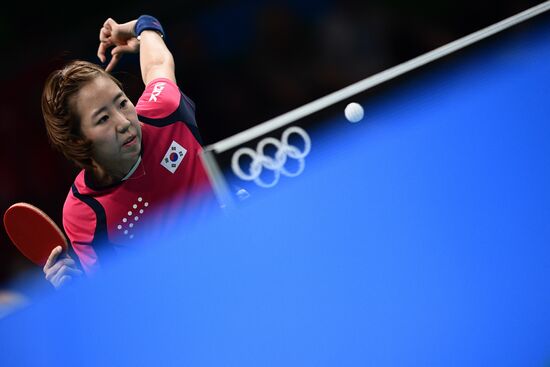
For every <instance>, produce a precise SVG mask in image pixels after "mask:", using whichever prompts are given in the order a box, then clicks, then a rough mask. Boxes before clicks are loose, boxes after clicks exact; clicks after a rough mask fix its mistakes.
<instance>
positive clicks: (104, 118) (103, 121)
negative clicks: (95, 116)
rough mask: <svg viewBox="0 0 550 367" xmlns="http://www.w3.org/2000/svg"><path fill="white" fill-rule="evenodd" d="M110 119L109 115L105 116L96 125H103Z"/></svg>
mask: <svg viewBox="0 0 550 367" xmlns="http://www.w3.org/2000/svg"><path fill="white" fill-rule="evenodd" d="M108 119H109V115H103V116H101V118H100V119H99V120H97V122H96V125H101V124H103V123H105V122H106V121H107V120H108Z"/></svg>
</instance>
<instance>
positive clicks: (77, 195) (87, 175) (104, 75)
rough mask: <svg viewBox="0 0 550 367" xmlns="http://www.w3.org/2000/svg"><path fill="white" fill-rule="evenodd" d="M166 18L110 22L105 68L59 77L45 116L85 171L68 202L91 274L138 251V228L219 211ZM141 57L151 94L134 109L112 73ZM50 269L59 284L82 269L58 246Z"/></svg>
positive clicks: (83, 67) (77, 244) (49, 86)
mask: <svg viewBox="0 0 550 367" xmlns="http://www.w3.org/2000/svg"><path fill="white" fill-rule="evenodd" d="M164 36H165V35H164V29H163V27H162V26H161V24H160V22H159V21H158V20H157V19H156V18H154V17H152V16H149V15H142V16H141V17H139V18H138V19H136V20H132V21H130V22H127V23H120V24H119V23H117V22H116V21H115V20H113V19H111V18H109V19H107V20H106V21H105V23H104V24H103V26H102V28H101V30H100V32H99V40H100V44H99V48H98V52H97V56H98V57H99V59H100V60H101V62H103V63H106V61H107V57H106V52H107V51H108V50H109V49H111V55H112V57H111V58H110V61H109V62H108V64H107V66H106V67H105V69H103V68H102V67H101V66H99V65H96V64H94V63H90V62H86V61H81V60H75V61H72V62H69V63H68V64H67V65H65V66H64V67H63V68H61V69H59V70H55V71H53V72H52V73H51V74H50V75H49V77H48V78H47V80H46V82H45V86H44V90H43V94H42V112H43V116H44V120H45V124H46V130H47V133H48V138H49V140H50V142H51V143H52V145H53V147H54V148H56V149H57V150H59V151H61V152H62V153H63V154H64V155H65V156H66V157H67V158H68V159H70V160H71V161H72V162H74V163H75V164H77V165H78V166H79V167H80V168H81V171H80V173H79V174H78V175H77V177H76V178H75V180H74V183H73V185H72V186H71V188H70V189H69V191H68V194H67V198H66V201H65V203H64V206H63V228H64V230H65V233H66V234H67V237H68V239H69V241H70V244H71V246H72V248H73V249H74V252H75V254H76V255H77V256H78V259H79V260H80V264H81V265H82V269H83V271H84V273H85V274H87V275H91V274H94V273H95V272H96V271H97V270H98V269H100V268H101V266H102V265H103V266H104V264H105V262H106V260H107V258H108V257H109V256H110V255H114V254H116V253H118V252H120V249H124V248H131V247H132V242H134V243H135V242H136V241H137V240H138V239H139V236H140V232H144V230H147V232H148V233H150V231H151V230H152V229H154V230H157V229H158V230H168V229H169V228H170V223H172V222H171V221H173V220H175V219H176V218H182V217H184V216H185V215H186V214H190V215H191V216H196V215H199V213H200V212H202V213H205V212H208V211H209V210H210V209H212V208H213V207H215V206H216V204H215V198H214V194H213V191H212V189H211V186H210V183H209V180H208V177H207V174H206V171H205V169H204V167H203V165H202V163H201V160H200V157H199V153H200V152H201V149H202V147H201V144H200V137H199V134H198V129H197V124H196V121H195V113H194V108H195V106H194V103H193V102H192V101H191V100H190V99H189V98H188V97H187V96H186V95H185V94H183V92H182V91H181V90H180V89H179V87H178V85H177V83H176V77H175V69H174V68H175V65H174V58H173V55H172V53H171V52H170V50H169V49H168V48H167V46H166V43H165V40H164ZM126 53H139V61H140V70H141V76H142V79H143V83H144V85H145V90H144V92H143V94H142V95H141V97H140V98H139V100H138V101H137V103H136V104H135V105H134V104H133V103H132V102H131V101H130V100H129V99H128V97H127V96H126V94H125V93H124V90H123V88H122V85H121V83H120V82H119V81H118V80H117V79H116V78H115V77H113V75H112V74H111V73H110V72H111V71H112V70H113V68H114V67H115V66H116V64H117V63H118V61H119V60H120V58H121V57H122V55H123V54H126ZM43 270H44V273H45V276H46V279H48V280H49V281H50V282H51V283H52V284H53V285H54V286H55V287H56V288H59V287H60V286H62V285H63V284H65V283H66V282H67V281H70V280H71V279H72V278H73V277H75V276H79V275H80V271H79V269H78V267H77V264H76V262H75V261H74V259H72V258H71V257H70V255H69V254H68V253H66V252H63V251H61V248H60V247H59V248H57V249H54V250H53V251H52V252H51V254H50V257H49V259H48V261H47V263H46V265H45V266H44V269H43Z"/></svg>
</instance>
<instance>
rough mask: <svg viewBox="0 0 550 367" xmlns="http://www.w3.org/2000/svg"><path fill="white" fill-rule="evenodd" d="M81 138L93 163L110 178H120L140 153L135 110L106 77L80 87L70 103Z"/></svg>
mask: <svg viewBox="0 0 550 367" xmlns="http://www.w3.org/2000/svg"><path fill="white" fill-rule="evenodd" d="M73 103H74V106H75V107H76V112H77V113H78V115H79V116H80V119H81V120H80V128H81V131H82V134H83V135H84V136H85V137H86V138H88V139H89V140H91V141H92V144H93V157H92V159H93V161H94V162H95V163H96V165H97V166H98V168H99V169H102V170H104V171H106V172H107V173H108V174H109V175H111V176H114V177H118V176H120V177H124V176H125V175H126V173H127V172H128V171H130V169H131V168H132V166H133V165H134V163H135V162H136V161H137V159H138V156H139V153H140V151H141V127H140V123H139V121H138V117H137V113H136V109H135V107H134V105H133V104H132V102H130V100H129V99H128V97H127V96H126V95H125V94H124V92H123V91H122V90H121V89H120V88H119V87H118V85H116V83H115V82H113V81H112V80H111V79H110V78H108V77H99V78H96V79H94V80H93V81H91V82H89V83H87V84H86V85H84V86H83V87H82V88H81V89H80V91H79V92H78V93H77V94H76V96H75V99H74V101H73Z"/></svg>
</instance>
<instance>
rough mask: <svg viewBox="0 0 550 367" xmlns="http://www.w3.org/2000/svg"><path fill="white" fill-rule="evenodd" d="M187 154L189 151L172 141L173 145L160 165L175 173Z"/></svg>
mask: <svg viewBox="0 0 550 367" xmlns="http://www.w3.org/2000/svg"><path fill="white" fill-rule="evenodd" d="M186 153H187V149H185V148H184V147H182V146H181V145H179V144H178V143H177V142H176V141H175V140H172V144H170V148H168V150H167V151H166V154H165V155H164V158H162V161H161V162H160V164H161V165H162V166H163V167H164V168H166V169H167V170H168V171H170V172H171V173H174V172H176V170H177V169H178V167H179V165H180V163H181V162H182V161H183V157H185V154H186Z"/></svg>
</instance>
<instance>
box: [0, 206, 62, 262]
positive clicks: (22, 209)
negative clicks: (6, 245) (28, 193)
mask: <svg viewBox="0 0 550 367" xmlns="http://www.w3.org/2000/svg"><path fill="white" fill-rule="evenodd" d="M4 227H5V228H6V232H7V233H8V236H9V237H10V239H11V240H12V242H13V244H14V245H15V247H17V248H18V249H19V251H21V253H22V254H23V255H25V256H26V257H27V258H28V259H29V260H31V261H32V262H33V263H35V264H36V265H40V266H44V265H45V264H46V261H47V260H48V257H49V256H50V253H51V252H52V250H53V249H54V248H56V247H57V246H62V247H63V250H64V251H66V250H67V238H66V237H65V235H64V234H63V232H62V231H61V229H59V227H58V226H57V224H55V222H54V221H53V220H52V219H51V218H50V217H49V216H48V215H47V214H46V213H44V212H43V211H42V210H40V209H38V208H37V207H35V206H34V205H31V204H28V203H15V204H13V205H12V206H10V207H9V208H8V209H7V210H6V212H5V213H4Z"/></svg>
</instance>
